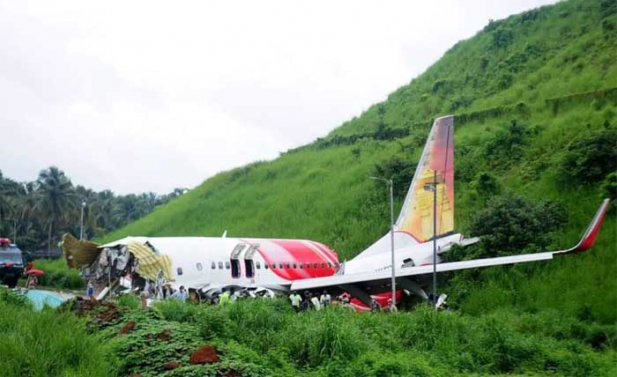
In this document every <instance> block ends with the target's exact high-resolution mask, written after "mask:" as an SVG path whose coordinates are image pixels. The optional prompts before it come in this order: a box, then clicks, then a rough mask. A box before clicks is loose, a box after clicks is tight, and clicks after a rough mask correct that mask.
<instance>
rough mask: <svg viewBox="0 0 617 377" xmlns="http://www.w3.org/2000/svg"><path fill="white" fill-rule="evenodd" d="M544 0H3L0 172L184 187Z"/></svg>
mask: <svg viewBox="0 0 617 377" xmlns="http://www.w3.org/2000/svg"><path fill="white" fill-rule="evenodd" d="M550 2H553V1H551V0H521V1H517V2H495V1H489V0H480V1H475V2H473V5H472V4H470V3H468V2H464V3H463V2H458V1H440V2H439V1H434V2H430V3H428V2H423V3H420V2H406V1H398V2H397V1H391V2H387V3H384V2H377V1H370V2H369V1H367V2H363V1H360V2H358V1H341V2H332V1H313V2H292V1H277V2H274V1H260V2H253V1H250V2H249V1H247V2H235V1H230V2H220V3H217V4H213V3H210V2H208V3H205V2H190V1H189V2H181V3H178V2H174V3H171V2H150V1H148V2H88V1H83V2H45V1H41V2H9V1H7V2H0V10H1V11H0V135H2V139H3V148H1V149H0V169H2V171H3V173H4V174H5V175H7V176H10V177H13V178H15V179H18V180H32V179H35V178H36V175H37V174H38V171H39V170H41V169H43V168H46V167H48V166H50V165H57V166H59V167H60V168H62V169H64V170H65V171H66V172H67V174H68V175H69V176H70V177H72V179H73V181H74V182H75V183H79V184H83V185H86V186H88V187H92V188H94V189H97V190H101V189H112V190H114V191H116V192H120V193H127V192H143V191H155V192H159V193H163V192H168V191H171V190H172V189H173V188H174V187H179V186H188V187H192V186H195V185H197V184H199V183H200V182H202V181H203V180H204V179H205V178H207V177H209V176H212V175H213V174H215V173H217V172H219V171H222V170H226V169H230V168H233V167H236V166H238V165H242V164H246V163H249V162H251V161H254V160H259V159H269V158H273V157H275V156H277V155H278V152H281V151H285V150H287V149H289V148H293V147H296V146H299V145H302V144H305V143H308V142H310V141H312V140H314V139H315V138H317V137H318V136H322V135H324V134H326V133H328V132H329V131H331V130H332V129H333V128H335V127H336V126H338V125H340V124H341V123H343V122H344V121H346V120H348V119H350V118H351V117H353V116H355V115H358V114H359V113H361V112H362V111H363V110H365V109H366V108H368V107H369V106H370V105H371V104H373V103H375V102H378V101H382V100H384V99H385V98H386V96H387V94H388V93H390V92H392V91H393V90H395V89H396V88H398V87H400V86H402V85H404V84H406V83H408V82H409V81H410V79H411V78H413V77H414V76H417V75H418V74H420V73H421V72H422V71H423V70H424V69H426V68H427V67H428V66H429V65H430V64H431V63H433V62H435V61H436V60H437V59H438V58H439V57H440V56H441V55H442V54H443V53H444V52H445V51H446V50H447V49H448V48H449V47H451V46H452V45H453V44H454V43H456V42H457V41H458V40H461V39H464V38H468V37H470V36H472V35H473V34H474V33H475V32H477V31H478V30H479V29H481V28H482V27H483V26H484V25H485V24H486V23H487V22H488V19H498V18H503V17H506V16H507V15H509V14H512V13H517V12H520V11H523V10H525V9H529V8H533V7H536V6H538V5H541V4H544V3H550Z"/></svg>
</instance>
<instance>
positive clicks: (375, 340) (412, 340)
mask: <svg viewBox="0 0 617 377" xmlns="http://www.w3.org/2000/svg"><path fill="white" fill-rule="evenodd" d="M156 310H157V311H158V312H159V313H161V314H162V316H163V318H164V319H166V320H169V321H172V322H179V323H183V324H186V323H189V324H193V325H195V326H198V327H200V328H201V334H202V336H203V337H204V338H206V339H209V340H210V341H214V342H223V343H227V342H230V341H231V342H238V343H239V344H241V345H243V346H245V347H247V348H248V349H251V350H252V351H253V352H255V353H256V354H257V355H268V354H271V353H274V354H275V355H283V361H281V362H282V363H283V364H285V365H286V367H289V363H290V362H291V363H292V364H291V365H292V366H293V367H294V368H296V369H298V370H303V371H304V373H307V374H309V375H310V374H315V375H321V374H322V373H323V374H326V375H331V374H332V373H334V371H337V372H336V373H337V374H341V375H366V376H369V375H397V374H399V375H414V374H418V375H440V374H442V375H445V374H446V371H447V372H449V373H454V374H457V373H461V374H471V373H480V374H500V373H514V374H517V373H556V374H562V375H569V376H576V375H578V376H586V375H600V376H601V375H610V374H611V372H614V371H615V363H614V362H615V361H616V360H617V359H616V355H617V354H616V353H615V347H616V345H615V341H617V333H616V331H615V330H616V328H615V326H614V325H613V326H608V325H598V324H593V323H589V322H584V321H580V320H576V319H573V318H571V317H568V316H567V315H564V314H563V313H560V312H557V311H554V312H545V313H543V314H540V315H538V314H524V313H522V312H520V311H497V312H494V313H492V314H485V315H479V316H469V315H464V314H459V313H456V312H436V311H435V310H433V309H432V308H429V307H424V306H422V307H419V308H418V309H417V310H415V311H413V312H399V313H396V314H386V313H383V314H376V315H374V314H357V313H354V312H352V311H349V310H346V309H340V308H328V310H324V311H320V312H315V311H310V312H304V313H300V314H296V313H294V312H293V311H292V310H291V309H290V308H289V304H288V303H287V302H284V301H282V300H280V301H279V300H274V301H271V300H263V301H258V300H248V301H240V302H236V303H234V304H233V305H231V306H229V307H213V306H192V305H190V304H183V303H180V302H163V303H159V304H157V306H156ZM178 312H183V313H184V314H183V315H178V314H177V313H178ZM186 313H190V315H186ZM213 319H214V321H212V320H213ZM261 357H263V356H259V358H261ZM279 361H280V360H279ZM259 363H263V364H262V365H266V366H268V367H272V365H271V364H269V363H270V361H268V360H263V361H261V362H259Z"/></svg>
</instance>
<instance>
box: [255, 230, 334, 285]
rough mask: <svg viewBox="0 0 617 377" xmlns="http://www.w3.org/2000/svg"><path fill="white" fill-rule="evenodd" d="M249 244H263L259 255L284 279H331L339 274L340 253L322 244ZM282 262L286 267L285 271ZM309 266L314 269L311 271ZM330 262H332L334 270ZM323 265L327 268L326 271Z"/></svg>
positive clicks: (266, 241)
mask: <svg viewBox="0 0 617 377" xmlns="http://www.w3.org/2000/svg"><path fill="white" fill-rule="evenodd" d="M247 241H248V242H250V243H258V244H259V248H258V252H259V254H260V255H261V256H262V258H263V259H264V261H265V262H266V263H267V264H268V265H269V266H270V270H271V271H272V272H274V273H275V274H276V275H277V276H278V277H280V278H281V279H285V280H290V281H293V280H301V279H308V278H315V277H323V276H331V275H334V272H335V271H336V265H337V264H338V257H337V256H336V253H335V252H334V251H332V250H330V249H329V248H328V247H326V246H325V245H322V244H320V243H318V242H313V241H304V240H281V239H260V240H257V239H251V240H247ZM281 263H282V265H283V268H281ZM309 263H310V267H309V268H307V264H309ZM328 263H330V267H329V266H328ZM300 264H302V268H300ZM315 264H317V268H315ZM322 264H323V266H324V268H322ZM272 265H275V266H276V268H272ZM294 265H295V266H296V267H295V268H294ZM288 266H289V267H288Z"/></svg>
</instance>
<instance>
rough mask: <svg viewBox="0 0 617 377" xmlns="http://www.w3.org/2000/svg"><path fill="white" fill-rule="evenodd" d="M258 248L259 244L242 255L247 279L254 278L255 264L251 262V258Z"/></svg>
mask: <svg viewBox="0 0 617 377" xmlns="http://www.w3.org/2000/svg"><path fill="white" fill-rule="evenodd" d="M258 248H259V244H253V245H251V247H249V249H248V250H247V251H246V253H245V254H244V271H245V273H246V277H247V279H253V278H255V262H254V261H253V256H254V255H255V252H256V251H257V249H258Z"/></svg>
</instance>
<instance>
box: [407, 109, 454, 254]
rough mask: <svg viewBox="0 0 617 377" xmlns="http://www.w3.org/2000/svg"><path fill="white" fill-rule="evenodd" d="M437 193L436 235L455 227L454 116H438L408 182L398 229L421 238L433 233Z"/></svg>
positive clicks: (421, 239)
mask: <svg viewBox="0 0 617 377" xmlns="http://www.w3.org/2000/svg"><path fill="white" fill-rule="evenodd" d="M434 191H436V193H437V195H436V196H437V233H436V234H437V236H440V235H443V234H447V233H451V232H452V231H453V230H454V116H453V115H448V116H444V117H441V118H437V119H435V122H434V123H433V128H432V129H431V132H430V134H429V137H428V140H427V142H426V145H425V146H424V151H423V152H422V157H421V158H420V162H419V163H418V167H417V168H416V172H415V174H414V176H413V179H412V181H411V185H410V186H409V191H408V192H407V196H406V197H405V202H404V203H403V207H402V208H401V213H400V214H399V217H398V220H397V221H396V225H395V229H396V230H397V231H399V232H404V233H407V234H409V235H411V236H413V237H414V238H415V239H416V240H417V241H418V242H424V241H427V240H429V239H431V238H432V237H433V195H434Z"/></svg>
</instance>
